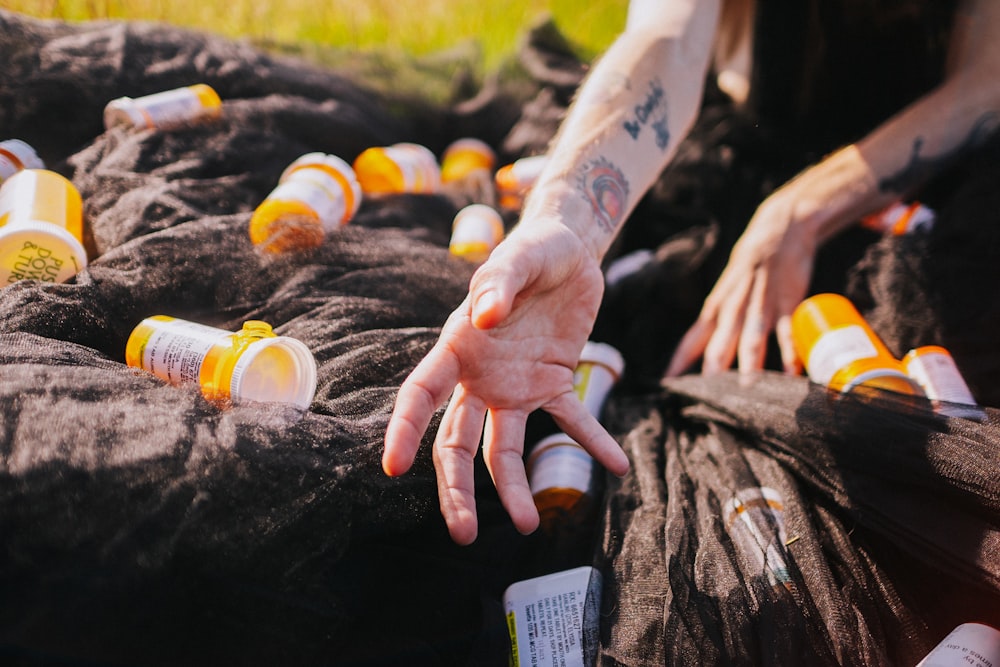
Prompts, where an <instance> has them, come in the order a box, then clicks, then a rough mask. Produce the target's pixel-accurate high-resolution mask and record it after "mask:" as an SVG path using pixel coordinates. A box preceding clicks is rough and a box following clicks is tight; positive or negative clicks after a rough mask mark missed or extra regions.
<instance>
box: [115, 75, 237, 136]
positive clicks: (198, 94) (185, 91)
mask: <svg viewBox="0 0 1000 667" xmlns="http://www.w3.org/2000/svg"><path fill="white" fill-rule="evenodd" d="M221 114H222V100H221V99H220V98H219V94H218V93H217V92H215V89H214V88H212V87H211V86H209V85H208V84H204V83H197V84H194V85H193V86H184V87H182V88H174V89H173V90H165V91H163V92H159V93H153V94H151V95H144V96H142V97H135V98H132V97H119V98H118V99H115V100H111V101H110V102H108V104H107V106H105V107H104V127H105V128H106V129H108V130H110V129H111V128H113V127H116V126H118V125H124V126H126V127H130V128H133V129H137V130H138V129H153V128H157V129H160V130H167V129H172V128H176V127H180V126H183V125H186V124H188V123H194V122H198V121H202V120H209V119H213V118H218V117H219V116H220V115H221Z"/></svg>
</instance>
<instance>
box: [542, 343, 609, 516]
mask: <svg viewBox="0 0 1000 667" xmlns="http://www.w3.org/2000/svg"><path fill="white" fill-rule="evenodd" d="M624 368H625V362H624V359H623V358H622V356H621V353H620V352H619V351H618V350H616V349H615V348H614V347H612V346H611V345H608V344H606V343H595V342H593V341H588V342H587V344H586V345H584V347H583V351H582V353H581V354H580V361H579V362H578V363H577V366H576V370H575V372H574V374H573V389H574V391H576V393H577V397H578V398H579V399H580V402H581V403H583V405H584V407H586V408H587V411H588V412H590V414H592V415H593V416H594V417H595V418H600V414H601V410H602V409H603V407H604V401H605V399H606V398H607V396H608V393H609V392H610V391H611V389H612V388H613V387H614V385H615V383H616V382H617V381H618V378H620V377H621V374H622V371H623V370H624ZM594 465H595V464H594V459H593V458H592V457H591V456H590V454H588V453H587V450H585V449H584V448H583V447H581V446H580V445H579V444H578V443H577V442H575V441H574V440H573V439H572V438H571V437H569V436H568V435H566V434H565V433H554V434H552V435H549V436H547V437H545V438H542V439H541V440H539V441H538V443H536V444H535V446H534V447H533V448H532V450H531V453H530V454H529V455H528V460H527V463H526V465H525V468H526V471H527V475H528V486H529V487H530V489H531V494H532V496H533V497H534V500H535V507H536V508H537V509H538V514H539V515H540V517H541V524H542V527H543V528H551V527H553V526H554V525H555V524H556V523H558V522H560V521H563V520H565V519H567V518H569V519H572V518H573V517H578V516H582V515H584V514H585V513H586V512H587V511H588V509H589V506H590V503H591V501H592V500H593V494H594V491H595V489H594V478H593V477H594V476H593V473H594Z"/></svg>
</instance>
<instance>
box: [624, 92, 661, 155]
mask: <svg viewBox="0 0 1000 667" xmlns="http://www.w3.org/2000/svg"><path fill="white" fill-rule="evenodd" d="M646 126H648V127H650V128H652V130H653V141H654V142H655V143H656V147H657V148H659V149H660V150H661V151H663V150H666V149H667V145H668V144H669V143H670V131H669V130H668V129H667V98H666V93H665V92H664V90H663V84H662V83H660V80H659V78H655V79H653V80H652V81H650V82H649V90H648V92H647V94H646V98H645V99H644V100H643V101H642V102H641V103H639V104H636V105H635V106H634V107H633V108H632V112H631V113H630V114H629V116H628V118H627V119H626V120H625V121H624V122H623V123H622V127H624V128H625V131H626V132H628V135H629V136H630V137H632V139H634V140H636V141H638V140H639V135H640V133H641V132H642V128H643V127H646Z"/></svg>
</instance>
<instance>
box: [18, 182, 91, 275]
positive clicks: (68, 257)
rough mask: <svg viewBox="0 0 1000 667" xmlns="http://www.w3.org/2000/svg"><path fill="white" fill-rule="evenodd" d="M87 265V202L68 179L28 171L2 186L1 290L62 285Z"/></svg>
mask: <svg viewBox="0 0 1000 667" xmlns="http://www.w3.org/2000/svg"><path fill="white" fill-rule="evenodd" d="M86 266H87V252H86V250H85V249H84V247H83V201H82V198H81V197H80V193H79V191H78V190H77V189H76V187H75V186H74V185H73V183H72V182H71V181H70V180H69V179H67V178H65V177H64V176H62V175H60V174H57V173H56V172H54V171H49V170H47V169H24V170H22V171H19V172H17V173H16V174H14V175H13V176H11V177H10V178H8V179H7V180H6V181H4V183H3V185H0V286H2V285H7V284H10V283H13V282H17V281H18V280H41V281H45V282H56V283H62V282H66V281H67V280H69V279H70V278H72V277H73V276H75V275H76V274H77V273H79V272H80V271H81V270H83V268H84V267H86Z"/></svg>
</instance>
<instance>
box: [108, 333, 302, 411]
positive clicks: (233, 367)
mask: <svg viewBox="0 0 1000 667" xmlns="http://www.w3.org/2000/svg"><path fill="white" fill-rule="evenodd" d="M125 363H127V364H128V365H129V366H132V367H133V368H141V369H143V370H146V371H149V372H150V373H152V374H153V375H156V376H157V377H159V378H160V379H162V380H166V381H167V382H169V383H171V384H174V385H180V384H188V383H194V384H198V385H200V386H201V391H202V394H203V395H204V396H205V398H207V399H208V400H210V401H213V402H216V403H218V404H222V405H225V404H227V403H228V402H234V403H236V402H240V401H261V402H276V403H287V404H290V405H294V406H296V407H298V408H300V409H302V410H306V409H308V408H309V406H310V404H311V403H312V399H313V396H314V395H315V392H316V361H315V359H314V358H313V356H312V353H311V352H310V351H309V348H307V347H306V346H305V345H304V344H303V343H302V342H301V341H298V340H296V339H294V338H289V337H287V336H278V335H276V334H275V333H274V332H273V331H272V330H271V325H269V324H268V323H266V322H261V321H259V320H248V321H247V322H245V323H244V324H243V328H242V329H241V330H240V331H237V332H235V333H233V332H230V331H226V330H224V329H217V328H215V327H210V326H206V325H203V324H198V323H196V322H189V321H186V320H181V319H177V318H174V317H170V316H167V315H154V316H153V317H148V318H146V319H144V320H143V321H142V322H140V323H139V325H138V326H137V327H136V328H135V329H134V330H133V331H132V334H131V335H130V336H129V339H128V342H127V343H126V346H125Z"/></svg>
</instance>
